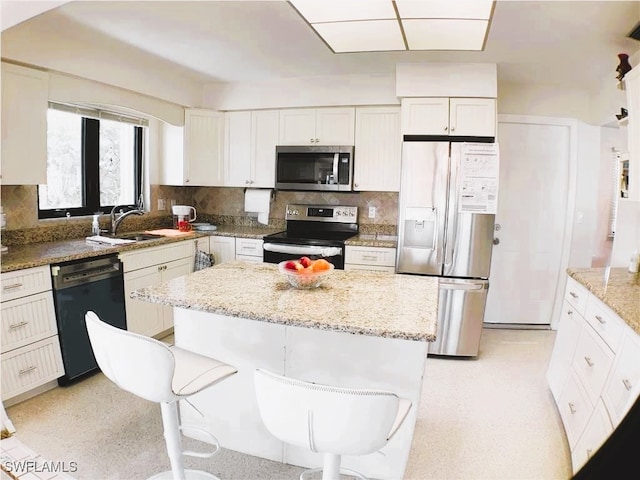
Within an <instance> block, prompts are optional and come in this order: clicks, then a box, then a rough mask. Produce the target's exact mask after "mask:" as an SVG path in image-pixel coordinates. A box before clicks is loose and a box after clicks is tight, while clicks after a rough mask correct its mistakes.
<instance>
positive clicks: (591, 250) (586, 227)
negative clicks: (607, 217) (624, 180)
mask: <svg viewBox="0 0 640 480" xmlns="http://www.w3.org/2000/svg"><path fill="white" fill-rule="evenodd" d="M577 146H578V155H577V169H576V172H577V175H576V192H575V195H576V196H575V214H574V215H573V235H572V238H571V253H570V254H569V265H570V266H572V267H591V261H592V257H593V256H594V255H595V253H596V252H595V231H596V225H597V221H598V208H597V203H598V196H597V192H598V183H599V182H600V181H601V179H600V178H599V174H600V128H599V127H594V126H592V125H587V124H586V123H584V122H578V145H577Z"/></svg>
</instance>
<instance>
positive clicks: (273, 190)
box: [242, 187, 276, 200]
mask: <svg viewBox="0 0 640 480" xmlns="http://www.w3.org/2000/svg"><path fill="white" fill-rule="evenodd" d="M248 188H249V187H244V190H243V191H242V193H243V194H246V193H247V189H248ZM254 190H264V188H263V189H254ZM275 198H276V191H275V189H273V188H272V189H271V200H274V199H275Z"/></svg>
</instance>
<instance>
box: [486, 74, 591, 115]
mask: <svg viewBox="0 0 640 480" xmlns="http://www.w3.org/2000/svg"><path fill="white" fill-rule="evenodd" d="M589 104H590V101H589V94H588V92H586V91H582V90H578V89H569V88H561V87H555V86H550V85H533V84H521V83H506V82H499V83H498V113H508V114H514V115H538V116H545V117H569V118H575V119H578V120H581V121H583V122H587V123H590V122H589V119H590V111H589V110H590V108H589Z"/></svg>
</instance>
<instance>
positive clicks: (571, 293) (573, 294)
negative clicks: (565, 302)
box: [569, 292, 578, 300]
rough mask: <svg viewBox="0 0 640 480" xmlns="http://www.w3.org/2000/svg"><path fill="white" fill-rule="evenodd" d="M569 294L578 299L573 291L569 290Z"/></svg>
mask: <svg viewBox="0 0 640 480" xmlns="http://www.w3.org/2000/svg"><path fill="white" fill-rule="evenodd" d="M569 295H571V296H572V297H573V298H575V299H576V300H577V299H578V295H577V294H575V293H573V292H569Z"/></svg>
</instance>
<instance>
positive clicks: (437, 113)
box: [402, 97, 496, 137]
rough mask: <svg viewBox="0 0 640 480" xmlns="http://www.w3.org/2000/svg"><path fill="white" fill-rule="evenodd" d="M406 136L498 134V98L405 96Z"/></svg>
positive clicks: (403, 112)
mask: <svg viewBox="0 0 640 480" xmlns="http://www.w3.org/2000/svg"><path fill="white" fill-rule="evenodd" d="M402 133H403V134H404V135H448V136H458V137H462V136H473V137H494V136H495V134H496V100H495V98H442V97H438V98H429V97H427V98H403V99H402Z"/></svg>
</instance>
